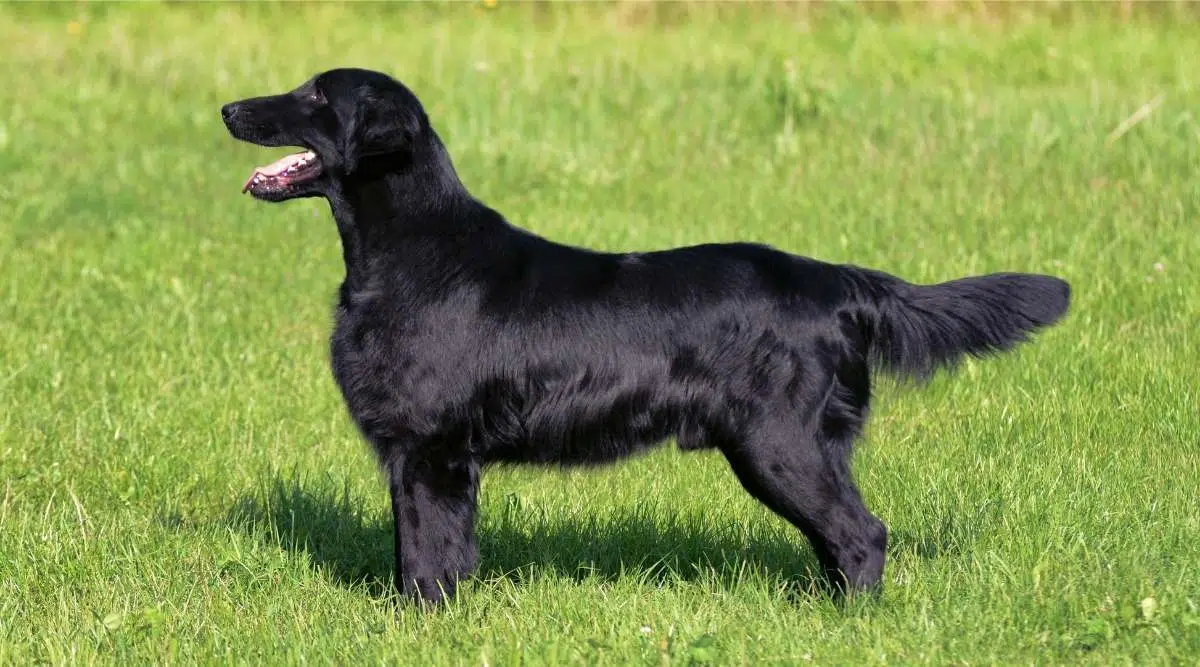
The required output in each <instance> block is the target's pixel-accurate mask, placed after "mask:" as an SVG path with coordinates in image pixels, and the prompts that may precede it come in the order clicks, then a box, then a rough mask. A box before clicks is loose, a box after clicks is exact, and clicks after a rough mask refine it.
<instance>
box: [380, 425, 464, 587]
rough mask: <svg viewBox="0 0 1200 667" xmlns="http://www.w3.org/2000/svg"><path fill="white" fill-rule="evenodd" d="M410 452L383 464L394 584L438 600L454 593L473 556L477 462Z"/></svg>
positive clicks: (435, 454)
mask: <svg viewBox="0 0 1200 667" xmlns="http://www.w3.org/2000/svg"><path fill="white" fill-rule="evenodd" d="M429 450H432V452H433V453H432V454H426V453H425V452H413V453H410V454H408V455H406V456H404V457H400V458H397V459H395V460H393V461H392V462H391V464H390V465H389V466H388V476H389V480H388V482H389V483H388V486H389V488H390V490H391V494H392V518H393V521H394V523H395V544H396V582H395V584H396V588H397V589H398V591H399V592H400V593H401V594H403V595H405V596H406V597H409V598H413V599H416V600H418V601H423V602H426V603H435V604H436V603H438V602H441V601H442V600H443V599H445V598H450V597H452V596H453V595H454V590H455V588H456V587H457V585H458V581H459V579H462V578H465V577H466V576H468V575H469V574H470V573H471V572H472V571H473V570H474V569H475V563H476V559H477V552H476V548H475V534H474V523H475V503H476V493H477V490H478V488H479V464H478V462H477V461H475V460H473V459H470V458H466V459H458V458H447V457H445V456H444V455H439V453H437V448H433V447H431V448H429Z"/></svg>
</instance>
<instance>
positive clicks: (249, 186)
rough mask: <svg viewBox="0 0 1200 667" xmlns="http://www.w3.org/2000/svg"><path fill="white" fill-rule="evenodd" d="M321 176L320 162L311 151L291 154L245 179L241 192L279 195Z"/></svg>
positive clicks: (259, 169)
mask: <svg viewBox="0 0 1200 667" xmlns="http://www.w3.org/2000/svg"><path fill="white" fill-rule="evenodd" d="M320 175H321V160H320V159H318V158H317V154H316V153H314V152H312V151H304V152H303V153H293V154H291V155H285V156H284V157H282V158H279V159H278V160H276V161H274V162H272V163H271V164H268V165H266V166H263V167H258V168H256V169H255V170H254V173H253V174H250V178H247V179H246V184H245V185H244V186H242V192H243V193H246V192H249V193H250V194H252V195H272V194H281V193H284V192H287V191H289V190H292V189H294V188H295V187H296V186H298V185H301V184H303V183H307V182H309V181H312V180H314V179H316V178H317V177H318V176H320Z"/></svg>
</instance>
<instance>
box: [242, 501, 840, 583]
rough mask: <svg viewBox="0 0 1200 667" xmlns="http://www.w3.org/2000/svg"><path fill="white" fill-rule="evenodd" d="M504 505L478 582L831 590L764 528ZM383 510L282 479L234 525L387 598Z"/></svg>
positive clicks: (482, 534) (488, 520)
mask: <svg viewBox="0 0 1200 667" xmlns="http://www.w3.org/2000/svg"><path fill="white" fill-rule="evenodd" d="M381 500H383V502H386V500H384V499H381ZM499 501H500V502H498V503H497V502H495V501H494V500H493V501H492V502H490V503H488V505H487V509H486V511H485V514H484V515H483V516H481V517H480V518H479V520H478V521H477V525H476V540H477V543H478V546H479V552H480V553H479V569H478V570H477V572H476V573H475V576H476V577H479V578H482V579H485V580H487V579H495V578H505V579H508V580H510V581H513V582H514V583H517V584H518V585H519V584H520V583H521V582H522V581H524V580H525V579H526V578H528V577H531V576H532V577H536V576H541V575H546V574H550V575H552V576H559V577H566V578H570V579H574V580H576V581H582V580H585V579H589V578H598V579H601V580H615V579H618V578H624V577H634V578H637V579H641V580H644V581H649V582H655V583H665V582H670V581H680V580H682V581H697V580H700V579H706V580H708V581H711V582H713V583H715V584H716V585H718V586H721V587H724V588H732V587H735V586H737V585H738V583H739V582H740V581H742V580H743V579H745V578H747V577H757V578H766V579H767V580H768V581H769V582H770V583H771V584H772V585H779V586H782V587H785V588H787V589H789V590H791V591H792V592H793V593H796V594H806V593H815V592H817V591H820V590H824V589H823V585H824V584H823V580H822V579H821V578H820V577H819V576H818V574H817V573H818V572H819V571H820V569H819V566H818V563H817V560H816V557H815V556H814V555H813V553H812V550H811V549H809V548H808V547H807V545H806V544H805V543H804V542H803V538H802V537H800V536H799V534H797V536H796V539H789V538H787V537H785V536H784V535H783V534H782V533H781V532H780V531H779V530H777V529H773V528H771V527H770V526H763V525H762V524H763V523H764V522H756V524H755V526H754V527H750V528H746V527H740V526H737V525H734V524H732V523H730V522H728V521H726V522H724V527H721V524H720V519H718V518H716V517H685V518H671V517H669V516H668V517H665V518H664V517H663V516H657V515H661V514H662V512H657V511H656V512H654V513H651V512H650V511H649V510H646V511H643V510H639V509H632V510H626V511H621V510H618V511H616V512H598V513H595V514H588V515H582V516H566V517H563V516H559V515H556V514H553V509H539V508H529V507H525V506H523V503H522V502H521V500H520V499H519V498H517V497H516V496H511V495H510V496H505V497H503V498H500V499H499ZM384 507H386V505H384ZM379 510H380V508H378V507H368V506H366V501H364V500H362V499H356V498H355V497H354V496H353V494H351V493H350V492H349V491H348V490H345V491H341V492H336V491H332V490H330V489H329V488H327V487H322V486H321V485H308V486H307V487H306V486H305V485H302V484H300V483H297V482H290V481H285V480H281V479H276V480H274V481H272V482H270V483H269V484H267V485H266V486H265V487H259V489H258V491H257V492H255V493H249V494H247V495H244V496H243V497H242V498H240V499H239V500H238V501H237V502H236V503H235V504H234V506H233V507H232V509H231V510H230V512H229V514H228V517H227V520H228V522H229V524H230V525H232V526H235V527H237V528H239V529H241V530H244V531H246V532H249V533H251V534H254V535H256V536H258V537H260V538H261V539H263V540H264V541H267V542H268V543H269V544H271V545H272V546H275V545H277V546H278V547H279V548H282V549H284V550H285V551H288V552H290V553H293V554H302V555H304V557H305V558H307V559H308V560H309V561H310V562H311V563H312V565H313V566H314V567H316V568H318V569H320V570H321V571H323V572H325V573H326V574H327V575H328V576H330V577H331V578H332V579H333V580H334V581H336V582H338V583H340V584H342V585H345V586H360V585H365V586H366V587H367V588H368V589H369V590H371V591H372V592H373V593H377V594H379V595H387V594H389V593H390V587H391V583H392V567H393V553H392V525H391V520H390V516H384V515H382V514H381V512H380V511H379Z"/></svg>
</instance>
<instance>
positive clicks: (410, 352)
mask: <svg viewBox="0 0 1200 667" xmlns="http://www.w3.org/2000/svg"><path fill="white" fill-rule="evenodd" d="M435 329H436V328H435V327H431V326H429V323H428V321H427V318H423V317H419V316H417V314H416V313H412V312H410V311H408V310H407V309H406V308H404V307H401V306H400V305H399V304H398V303H397V302H396V301H395V300H389V299H385V298H382V297H380V298H377V299H356V300H344V301H343V303H342V304H340V305H339V306H338V308H337V310H336V313H335V317H334V330H333V335H332V337H331V340H330V358H331V362H332V367H333V369H332V370H333V376H334V379H335V381H336V382H337V385H338V387H339V388H340V389H341V392H342V396H343V398H344V399H345V401H346V406H347V408H348V410H349V412H350V415H351V417H353V419H354V420H355V422H356V423H357V424H358V426H359V428H360V429H361V430H362V431H363V433H364V435H366V436H367V437H368V439H370V440H371V441H372V442H373V443H375V444H376V446H380V445H381V443H382V442H384V441H388V440H391V439H395V438H397V437H400V436H401V434H404V435H416V434H420V433H422V432H425V431H431V430H433V429H434V428H436V424H437V423H438V422H439V421H441V420H444V415H443V414H442V413H443V412H445V411H446V409H447V406H448V405H452V404H454V403H455V402H456V401H455V399H456V398H459V397H454V396H449V395H446V387H453V386H456V385H458V384H459V383H456V382H454V381H453V378H452V377H451V376H452V375H453V374H454V373H455V370H454V368H453V365H452V364H450V363H448V362H447V360H448V359H451V358H452V357H451V356H449V355H447V354H445V351H444V349H443V346H442V345H439V340H438V337H437V336H434V335H433V332H434V331H435ZM441 342H443V343H444V341H441Z"/></svg>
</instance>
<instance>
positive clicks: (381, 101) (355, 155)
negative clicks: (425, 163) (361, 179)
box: [341, 90, 421, 174]
mask: <svg viewBox="0 0 1200 667" xmlns="http://www.w3.org/2000/svg"><path fill="white" fill-rule="evenodd" d="M357 97H358V99H357V104H356V105H355V107H354V109H353V110H352V111H351V112H350V118H349V119H348V121H347V122H346V123H345V125H344V126H343V129H342V137H341V139H342V161H343V166H344V168H345V170H346V173H348V174H349V173H353V172H354V170H355V169H357V168H358V163H359V160H361V159H362V158H364V157H368V156H371V155H383V154H387V153H403V152H407V151H409V150H410V149H411V148H412V145H413V142H414V141H415V140H416V138H417V135H419V134H420V132H421V119H420V118H419V117H418V115H417V113H416V112H415V111H414V110H413V108H412V105H410V104H407V103H405V101H404V100H400V99H396V97H397V96H395V95H391V94H380V93H378V92H376V91H371V90H362V92H361V93H360V94H359V95H358V96H357Z"/></svg>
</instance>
